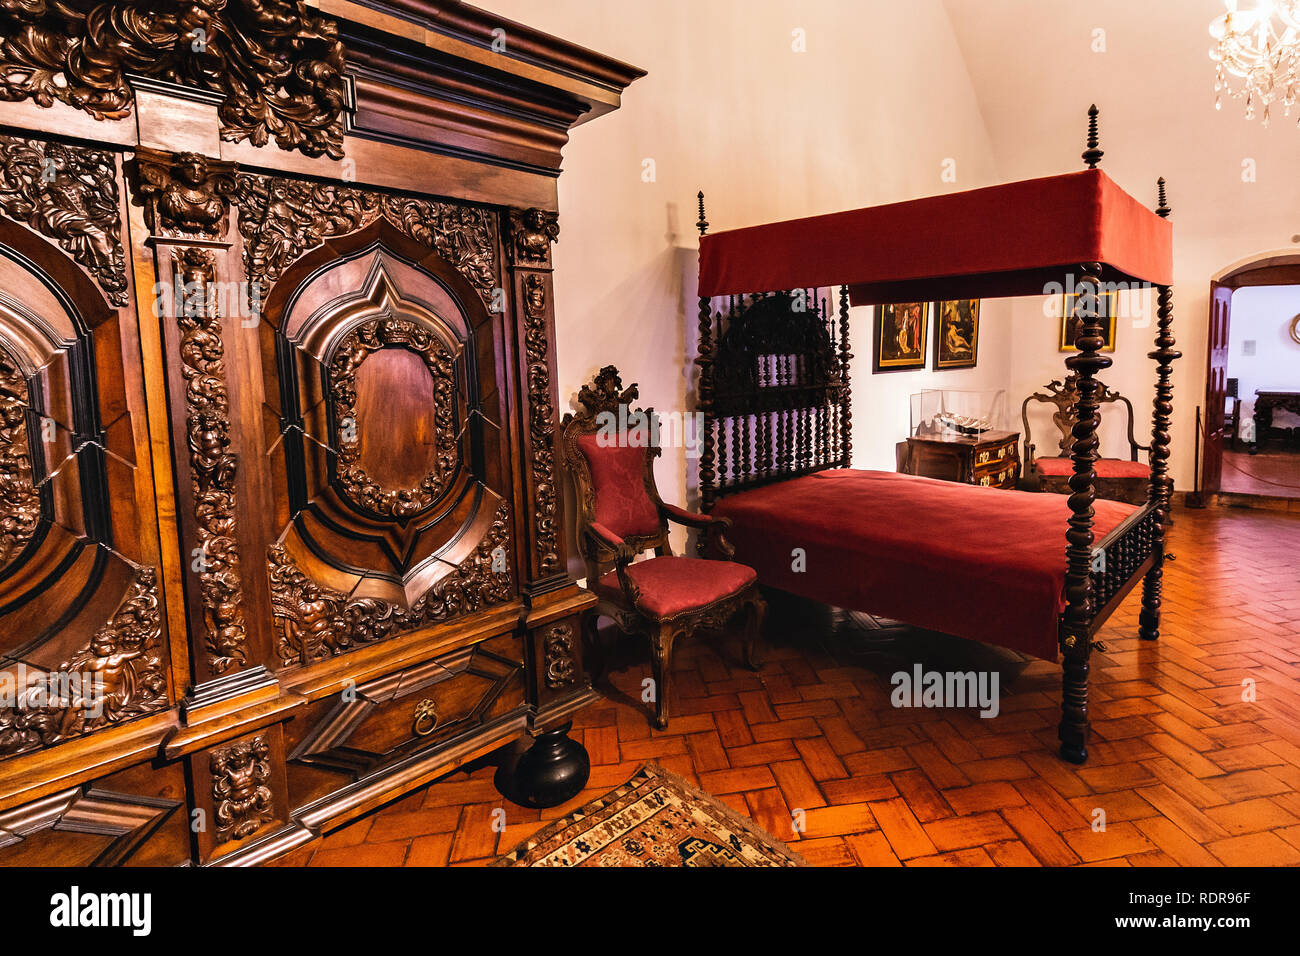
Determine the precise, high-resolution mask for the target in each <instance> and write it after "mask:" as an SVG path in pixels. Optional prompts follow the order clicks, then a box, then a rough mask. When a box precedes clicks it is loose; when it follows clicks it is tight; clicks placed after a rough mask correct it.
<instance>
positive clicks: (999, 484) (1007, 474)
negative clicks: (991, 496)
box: [972, 459, 1020, 488]
mask: <svg viewBox="0 0 1300 956" xmlns="http://www.w3.org/2000/svg"><path fill="white" fill-rule="evenodd" d="M1019 478H1020V462H1018V461H1014V460H1012V461H1008V460H1005V459H1003V460H999V461H997V462H995V463H994V464H992V465H985V466H982V467H980V468H979V469H978V470H977V471H976V472H975V480H974V481H973V482H972V484H976V485H980V486H982V487H985V488H1014V487H1015V486H1016V481H1017V480H1018V479H1019Z"/></svg>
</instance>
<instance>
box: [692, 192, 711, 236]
mask: <svg viewBox="0 0 1300 956" xmlns="http://www.w3.org/2000/svg"><path fill="white" fill-rule="evenodd" d="M699 198H700V218H699V220H698V221H697V222H696V223H695V228H696V229H698V230H700V235H701V236H702V235H704V234H705V233H706V232H708V231H709V220H707V219H705V218H704V190H703V189H701V190H700V192H699Z"/></svg>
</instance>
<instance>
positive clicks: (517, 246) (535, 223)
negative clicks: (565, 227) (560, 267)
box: [510, 209, 560, 267]
mask: <svg viewBox="0 0 1300 956" xmlns="http://www.w3.org/2000/svg"><path fill="white" fill-rule="evenodd" d="M559 237H560V221H559V217H558V216H557V215H556V214H555V213H553V212H547V211H545V210H543V209H511V210H510V245H511V252H512V261H513V262H514V264H515V265H517V266H541V267H546V266H549V265H550V264H551V243H552V242H554V241H555V240H556V239H558V238H559Z"/></svg>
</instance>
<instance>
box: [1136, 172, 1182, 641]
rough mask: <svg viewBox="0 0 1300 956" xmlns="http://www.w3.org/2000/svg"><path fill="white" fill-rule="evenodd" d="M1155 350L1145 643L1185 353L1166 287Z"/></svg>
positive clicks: (1150, 633) (1152, 621)
mask: <svg viewBox="0 0 1300 956" xmlns="http://www.w3.org/2000/svg"><path fill="white" fill-rule="evenodd" d="M1158 190H1159V198H1160V202H1159V205H1158V206H1157V207H1156V215H1158V216H1160V217H1161V218H1162V219H1168V218H1169V214H1170V213H1171V212H1172V211H1173V210H1171V209H1170V208H1169V203H1168V200H1167V199H1166V197H1165V181H1164V178H1163V177H1161V179H1160V181H1159V183H1158ZM1156 299H1157V303H1158V305H1157V309H1156V343H1155V344H1156V347H1155V351H1153V352H1149V353H1147V356H1148V358H1153V359H1155V360H1156V394H1155V399H1154V401H1153V405H1152V407H1153V413H1152V416H1151V492H1150V498H1149V499H1148V500H1149V501H1150V502H1151V504H1152V505H1153V506H1154V507H1155V508H1156V527H1155V543H1154V545H1153V549H1154V551H1155V553H1156V563H1155V564H1154V565H1153V566H1152V568H1151V570H1150V571H1148V572H1147V574H1146V578H1144V579H1143V581H1142V613H1141V615H1140V616H1139V618H1138V635H1139V636H1140V637H1141V638H1142V639H1143V640H1144V641H1154V640H1156V639H1157V638H1158V637H1159V636H1160V592H1161V589H1162V586H1163V584H1164V574H1165V569H1164V550H1165V519H1166V518H1167V517H1168V515H1169V508H1170V504H1171V500H1172V498H1173V479H1171V478H1170V477H1169V425H1170V420H1171V419H1172V417H1173V412H1174V386H1173V382H1172V381H1171V379H1172V378H1173V365H1174V360H1175V359H1178V358H1181V357H1182V353H1181V352H1179V351H1178V350H1177V349H1175V348H1174V344H1175V339H1174V335H1173V324H1174V292H1173V289H1172V288H1171V287H1169V286H1167V285H1162V286H1159V287H1157V292H1156Z"/></svg>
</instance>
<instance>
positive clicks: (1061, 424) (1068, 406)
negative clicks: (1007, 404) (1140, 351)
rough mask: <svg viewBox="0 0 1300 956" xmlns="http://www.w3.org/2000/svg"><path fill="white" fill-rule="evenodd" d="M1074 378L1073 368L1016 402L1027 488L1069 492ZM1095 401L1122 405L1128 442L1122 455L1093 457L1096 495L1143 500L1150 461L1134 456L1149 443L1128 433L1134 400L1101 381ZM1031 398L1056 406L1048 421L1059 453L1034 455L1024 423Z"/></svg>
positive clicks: (1076, 394)
mask: <svg viewBox="0 0 1300 956" xmlns="http://www.w3.org/2000/svg"><path fill="white" fill-rule="evenodd" d="M1077 382H1078V376H1077V375H1075V374H1073V373H1071V374H1070V375H1068V376H1066V379H1065V382H1064V384H1062V383H1061V382H1060V381H1059V380H1055V379H1054V380H1053V381H1051V382H1049V383H1048V385H1047V388H1046V390H1045V391H1042V392H1035V393H1034V394H1032V395H1030V396H1029V397H1028V398H1026V399H1025V400H1024V402H1023V403H1021V405H1020V420H1021V421H1022V422H1023V423H1024V426H1025V480H1024V482H1023V483H1022V487H1023V488H1024V489H1025V490H1026V491H1049V492H1055V493H1057V494H1064V495H1068V494H1069V493H1070V485H1069V481H1070V476H1071V475H1072V474H1074V462H1073V461H1072V460H1071V458H1070V449H1071V446H1072V445H1073V444H1074V426H1075V423H1076V421H1077V419H1076V418H1075V412H1074V406H1075V403H1076V402H1077V401H1078V400H1079V389H1078V385H1077ZM1098 384H1100V383H1098ZM1097 401H1098V402H1100V403H1102V404H1108V403H1113V402H1120V403H1122V404H1123V405H1124V407H1125V409H1127V411H1128V444H1129V460H1127V461H1125V460H1124V459H1122V458H1099V459H1097V464H1096V466H1095V470H1096V473H1097V478H1096V481H1095V482H1094V486H1095V488H1096V494H1097V497H1098V498H1109V499H1111V500H1112V501H1126V502H1128V503H1129V504H1133V505H1141V504H1144V503H1145V502H1146V500H1147V497H1148V495H1149V494H1150V484H1151V466H1150V465H1148V464H1146V463H1144V462H1140V461H1138V452H1139V451H1150V448H1149V447H1148V446H1146V445H1139V444H1138V443H1137V439H1136V438H1134V437H1133V403H1132V402H1130V401H1129V400H1128V399H1127V398H1125V397H1124V396H1123V395H1121V394H1120V393H1119V392H1117V391H1115V390H1114V389H1110V388H1107V387H1106V386H1105V385H1102V386H1101V388H1100V391H1099V392H1098V395H1097ZM1030 402H1046V403H1048V404H1051V405H1055V406H1056V411H1055V412H1053V413H1052V421H1053V422H1054V423H1055V424H1056V427H1057V428H1058V429H1060V432H1061V438H1060V441H1059V442H1058V443H1057V448H1058V454H1057V455H1056V456H1055V457H1052V458H1037V457H1035V455H1034V451H1035V446H1034V443H1033V434H1032V432H1031V431H1030V428H1029V403H1030Z"/></svg>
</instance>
